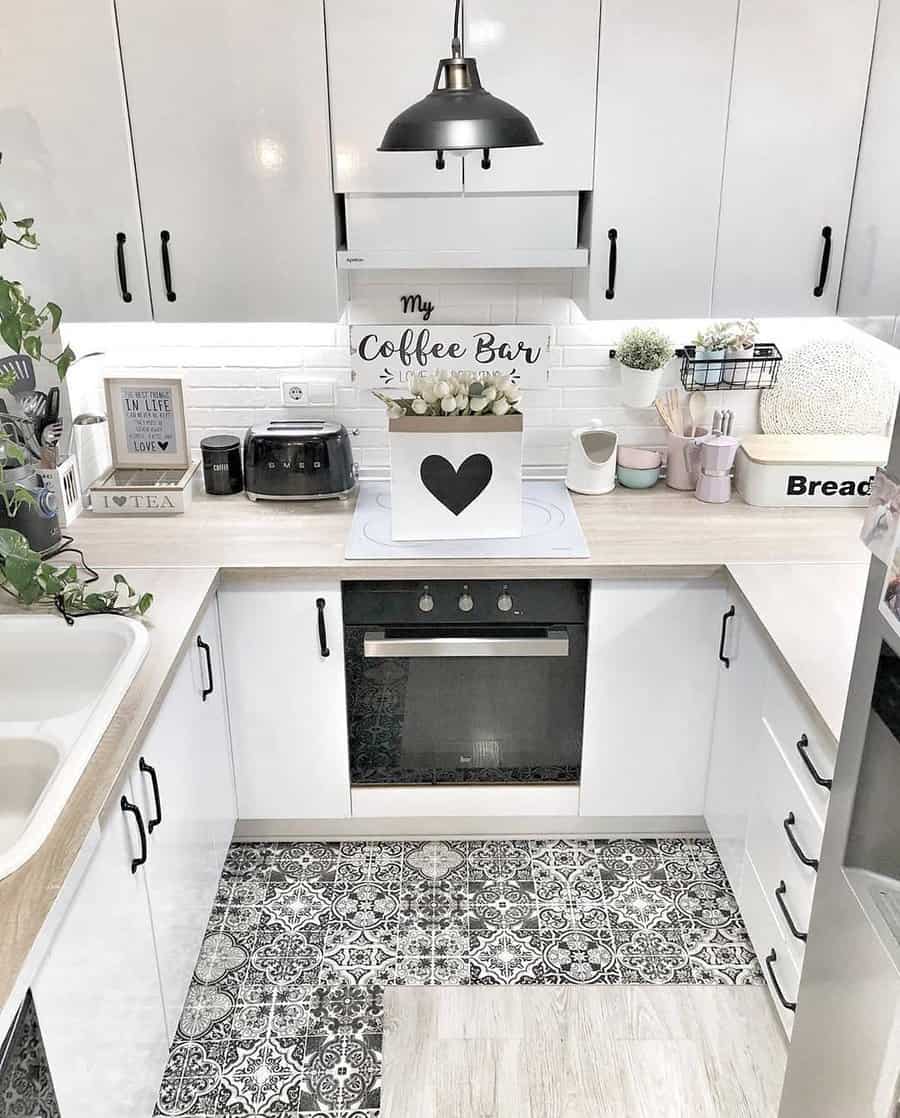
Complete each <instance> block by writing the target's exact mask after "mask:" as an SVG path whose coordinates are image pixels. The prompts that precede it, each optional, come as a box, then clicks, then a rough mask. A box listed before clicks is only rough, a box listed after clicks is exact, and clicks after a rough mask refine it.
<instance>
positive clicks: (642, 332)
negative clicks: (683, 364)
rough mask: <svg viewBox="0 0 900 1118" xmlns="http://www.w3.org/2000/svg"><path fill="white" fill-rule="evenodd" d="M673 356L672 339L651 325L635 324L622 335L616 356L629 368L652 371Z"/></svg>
mask: <svg viewBox="0 0 900 1118" xmlns="http://www.w3.org/2000/svg"><path fill="white" fill-rule="evenodd" d="M674 356H675V349H674V347H673V345H672V341H671V339H670V338H668V337H667V336H666V335H665V334H664V333H663V332H662V331H661V330H657V329H655V327H652V326H635V327H633V328H632V329H631V330H629V331H628V332H627V333H626V334H625V335H623V337H622V340H621V341H620V342H619V344H618V346H617V347H616V357H618V359H619V361H620V362H621V363H622V364H623V365H627V366H628V368H629V369H643V370H645V371H647V372H654V371H655V370H656V369H661V368H662V367H663V365H665V363H666V362H667V361H670V360H671V359H672V358H673V357H674Z"/></svg>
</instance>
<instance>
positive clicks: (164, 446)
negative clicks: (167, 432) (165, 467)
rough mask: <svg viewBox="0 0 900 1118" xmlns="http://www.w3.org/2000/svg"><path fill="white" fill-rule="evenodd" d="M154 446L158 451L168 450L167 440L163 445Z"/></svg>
mask: <svg viewBox="0 0 900 1118" xmlns="http://www.w3.org/2000/svg"><path fill="white" fill-rule="evenodd" d="M156 445H157V446H158V447H159V449H160V450H168V449H169V443H168V440H167V441H166V442H164V443H160V442H158V443H157V444H156Z"/></svg>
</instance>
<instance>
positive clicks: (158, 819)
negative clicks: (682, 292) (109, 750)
mask: <svg viewBox="0 0 900 1118" xmlns="http://www.w3.org/2000/svg"><path fill="white" fill-rule="evenodd" d="M138 768H139V769H140V770H141V772H142V773H146V774H147V775H148V776H149V777H150V783H151V784H152V785H153V799H154V800H155V801H156V814H155V815H154V817H153V818H152V819H148V820H147V832H148V834H151V835H152V834H153V828H154V827H158V826H159V825H160V823H162V801H161V800H160V798H159V781H158V780H157V779H156V769H155V768H154V767H153V766H152V765H148V764H147V762H146V761H145V760H144V758H143V757H142V758H141V759H140V761H138Z"/></svg>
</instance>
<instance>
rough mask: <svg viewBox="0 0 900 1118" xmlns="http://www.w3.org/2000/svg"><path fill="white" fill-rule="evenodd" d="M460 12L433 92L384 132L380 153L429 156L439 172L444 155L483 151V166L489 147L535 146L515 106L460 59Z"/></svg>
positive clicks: (531, 131)
mask: <svg viewBox="0 0 900 1118" xmlns="http://www.w3.org/2000/svg"><path fill="white" fill-rule="evenodd" d="M459 7H460V0H456V11H455V15H454V20H453V43H452V46H451V53H452V56H453V57H452V58H442V59H441V60H440V62H439V63H438V70H437V76H436V77H435V79H434V88H433V89H432V91H431V92H430V93H429V94H428V95H427V96H426V97H423V98H422V100H421V101H417V102H416V103H415V104H414V105H410V107H409V108H408V109H404V111H403V112H402V113H400V115H399V116H397V117H395V118H394V119H393V120H392V121H391V123H390V124H389V125H388V127H387V131H386V132H385V134H384V139H383V140H382V141H381V146H380V147H379V148H378V150H379V151H433V152H436V153H437V161H436V166H437V168H438V170H441V169H442V168H443V167H444V152H445V151H471V150H473V149H478V148H481V150H482V153H483V155H482V160H481V165H482V167H484V168H485V169H487V168H488V167H490V165H491V157H490V149H491V148H524V147H536V146H539V145H540V143H541V141H540V139H539V138H538V134H537V132H535V130H534V125H533V124H532V123H531V121H530V120H529V119H528V117H527V116H526V115H525V114H524V113H523V112H520V111H519V109H517V108H515V106H513V105H510V104H509V103H508V102H506V101H501V100H500V98H499V97H494V96H492V95H491V94H490V93H488V91H487V90H486V89H485V88H484V86H483V85H482V84H481V78H480V77H479V76H478V63H477V62H476V61H475V59H474V58H463V57H462V50H461V49H460V42H459Z"/></svg>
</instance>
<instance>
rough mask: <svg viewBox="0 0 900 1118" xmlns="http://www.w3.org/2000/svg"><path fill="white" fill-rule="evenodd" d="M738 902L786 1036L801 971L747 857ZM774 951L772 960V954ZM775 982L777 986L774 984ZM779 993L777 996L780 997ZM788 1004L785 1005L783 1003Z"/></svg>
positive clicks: (791, 1018) (792, 1024) (790, 1027)
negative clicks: (788, 948)
mask: <svg viewBox="0 0 900 1118" xmlns="http://www.w3.org/2000/svg"><path fill="white" fill-rule="evenodd" d="M738 901H739V903H740V906H741V914H742V915H743V917H744V923H745V924H746V925H747V931H748V933H749V934H750V939H751V942H752V943H753V949H754V951H755V952H756V954H757V957H758V958H759V965H760V966H761V967H762V970H763V974H764V975H765V977H766V983H767V984H768V987H769V992H770V993H771V995H772V1000H773V1001H774V1003H775V1009H776V1011H777V1012H778V1017H779V1020H780V1021H781V1024H782V1025H783V1027H784V1031H785V1032H786V1033H787V1035H788V1037H790V1035H791V1030H792V1029H793V1027H794V1010H793V1009H791V1008H790V1006H792V1005H793V1006H794V1007H795V1008H796V1001H797V991H798V990H799V988H800V970H799V968H798V967H797V964H796V963H795V961H794V959H793V957H792V956H791V953H790V952H789V951H788V950H787V947H786V944H785V939H784V936H783V935H782V934H781V929H780V928H779V927H778V923H777V921H776V919H775V914H774V913H773V912H772V909H771V908H770V907H769V902H768V900H767V899H766V895H765V893H764V891H763V887H762V885H761V884H760V880H759V875H758V873H757V871H756V867H755V866H754V864H753V861H752V860H751V859H750V858H749V857H748V858H747V860H746V862H745V863H744V872H743V873H742V874H741V891H740V896H739V898H738ZM773 952H774V955H775V957H774V959H773V958H772V954H773ZM776 982H777V984H778V985H777V987H776V985H775V983H776ZM779 990H780V996H779ZM785 1003H787V1005H786V1004H785Z"/></svg>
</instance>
